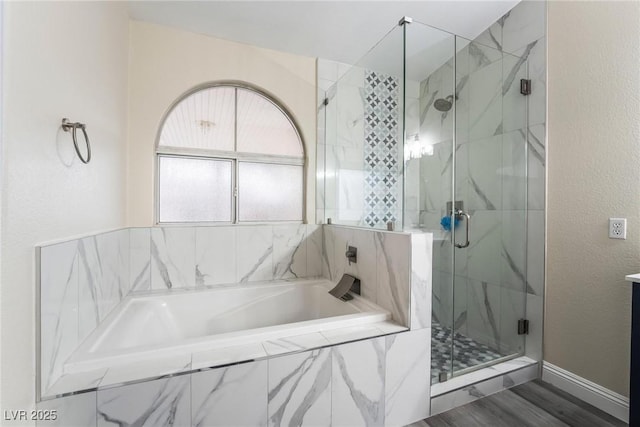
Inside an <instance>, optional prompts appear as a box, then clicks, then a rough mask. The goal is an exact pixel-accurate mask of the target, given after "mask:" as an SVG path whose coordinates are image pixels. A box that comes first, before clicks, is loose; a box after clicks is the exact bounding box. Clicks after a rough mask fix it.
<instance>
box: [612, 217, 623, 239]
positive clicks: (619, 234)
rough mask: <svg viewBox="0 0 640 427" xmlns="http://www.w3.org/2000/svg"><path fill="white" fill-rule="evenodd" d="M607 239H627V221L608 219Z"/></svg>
mask: <svg viewBox="0 0 640 427" xmlns="http://www.w3.org/2000/svg"><path fill="white" fill-rule="evenodd" d="M609 238H610V239H626V238H627V219H626V218H609Z"/></svg>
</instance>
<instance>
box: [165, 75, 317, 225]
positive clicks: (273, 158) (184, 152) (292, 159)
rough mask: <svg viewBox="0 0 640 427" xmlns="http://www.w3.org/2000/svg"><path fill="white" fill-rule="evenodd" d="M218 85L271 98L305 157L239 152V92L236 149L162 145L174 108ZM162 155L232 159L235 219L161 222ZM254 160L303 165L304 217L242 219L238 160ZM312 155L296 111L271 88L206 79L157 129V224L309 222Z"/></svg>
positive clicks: (168, 112)
mask: <svg viewBox="0 0 640 427" xmlns="http://www.w3.org/2000/svg"><path fill="white" fill-rule="evenodd" d="M215 87H233V88H235V89H236V90H237V89H244V90H248V91H251V92H255V93H256V94H257V95H259V96H262V97H263V98H265V99H266V100H267V101H269V102H270V103H271V104H272V105H273V106H275V107H276V108H278V109H279V110H280V112H281V113H282V114H283V115H284V116H285V117H286V118H287V120H289V123H290V124H291V126H292V127H293V129H294V130H295V132H296V136H297V137H298V141H299V142H300V146H301V148H302V156H301V157H298V156H286V155H275V154H261V153H247V152H239V151H237V118H238V116H237V91H236V98H235V99H236V102H235V104H234V106H235V109H236V111H235V113H234V121H235V123H234V128H235V136H234V148H235V150H234V151H222V150H209V149H203V148H178V147H161V146H160V137H161V135H162V130H163V128H164V125H165V123H166V121H167V118H168V117H169V116H170V115H171V113H172V112H173V110H174V109H175V108H176V107H177V106H178V105H179V104H180V103H181V102H182V101H184V100H185V99H186V98H188V97H189V96H191V95H193V94H195V93H197V92H199V91H202V90H206V89H211V88H215ZM162 157H177V158H185V159H187V158H191V159H205V160H227V161H229V160H230V161H231V175H232V176H231V184H232V188H231V197H232V203H231V221H229V222H227V221H181V222H161V221H160V159H161V158H162ZM240 162H251V163H266V164H275V165H290V166H301V167H302V211H301V219H300V220H265V221H252V222H249V221H239V215H238V205H239V197H238V171H239V167H238V163H240ZM308 164H309V162H308V156H307V150H306V143H305V140H304V138H303V137H302V133H301V131H300V126H299V125H298V123H297V121H296V119H295V117H294V116H293V114H291V113H290V112H289V110H288V109H287V108H286V107H285V106H284V104H283V103H282V101H280V100H279V99H278V98H277V97H276V96H274V95H273V94H271V93H269V92H268V91H266V90H264V89H262V88H260V87H258V86H256V85H253V84H251V83H247V82H243V81H237V80H222V81H213V82H206V83H202V84H199V85H197V86H194V87H193V88H191V89H189V90H187V91H186V92H184V93H182V94H181V95H180V96H179V97H177V98H176V99H175V100H174V101H173V102H172V103H171V105H170V106H169V107H168V108H167V110H166V111H165V113H164V114H163V116H162V119H161V120H160V125H159V126H158V130H157V132H156V141H155V152H154V168H155V170H154V223H155V225H158V226H163V227H164V226H183V227H184V226H199V225H200V226H229V225H256V224H271V225H273V224H305V223H306V217H307V171H308Z"/></svg>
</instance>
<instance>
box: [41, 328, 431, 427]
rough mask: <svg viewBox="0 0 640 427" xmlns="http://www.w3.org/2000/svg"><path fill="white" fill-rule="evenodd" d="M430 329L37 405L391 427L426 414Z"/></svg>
mask: <svg viewBox="0 0 640 427" xmlns="http://www.w3.org/2000/svg"><path fill="white" fill-rule="evenodd" d="M429 332H430V331H429V329H421V330H418V331H408V332H403V333H399V334H392V335H387V336H385V337H379V338H373V339H367V340H363V341H357V342H353V343H348V344H342V345H336V346H329V347H324V348H319V349H316V350H311V351H307V352H302V353H296V354H291V355H286V356H279V357H271V358H269V359H267V360H260V361H255V362H248V363H242V364H236V365H231V366H227V367H222V368H215V369H204V370H202V371H199V372H194V373H191V374H186V375H178V376H172V377H168V378H160V379H157V380H154V381H147V382H141V383H137V384H131V385H124V386H119V387H112V388H105V389H98V390H97V391H92V392H89V393H83V394H78V395H74V396H69V397H64V398H60V399H52V400H48V401H44V402H40V403H39V404H38V409H48V410H52V409H56V410H58V411H59V419H58V422H59V423H60V424H59V425H65V426H83V427H94V426H95V427H98V426H108V425H114V424H115V425H137V426H151V425H179V426H188V425H191V426H229V425H251V426H267V425H269V426H280V425H334V426H365V425H367V426H383V425H387V426H398V425H407V424H410V423H412V422H415V421H418V420H421V419H423V418H426V417H427V416H429V411H430V382H429V375H430V373H429V366H430V339H429Z"/></svg>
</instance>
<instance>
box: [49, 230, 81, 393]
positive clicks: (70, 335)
mask: <svg viewBox="0 0 640 427" xmlns="http://www.w3.org/2000/svg"><path fill="white" fill-rule="evenodd" d="M40 335H41V338H40V382H41V392H42V393H43V394H44V393H45V392H46V390H47V389H48V388H49V387H51V386H52V385H53V383H54V382H55V381H56V380H57V379H58V378H59V377H60V375H61V374H62V365H63V363H64V361H65V359H66V358H67V357H69V356H70V355H71V353H72V352H73V350H74V349H75V348H76V346H77V345H78V342H79V341H78V241H77V240H74V241H70V242H65V243H60V244H57V245H52V246H46V247H43V248H41V249H40Z"/></svg>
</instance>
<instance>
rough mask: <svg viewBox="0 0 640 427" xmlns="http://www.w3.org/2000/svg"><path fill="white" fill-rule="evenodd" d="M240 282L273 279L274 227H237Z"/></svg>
mask: <svg viewBox="0 0 640 427" xmlns="http://www.w3.org/2000/svg"><path fill="white" fill-rule="evenodd" d="M237 251H238V252H237V262H238V267H237V268H238V269H237V278H238V282H239V283H247V282H255V281H260V280H272V279H273V227H271V226H242V227H238V228H237Z"/></svg>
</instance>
